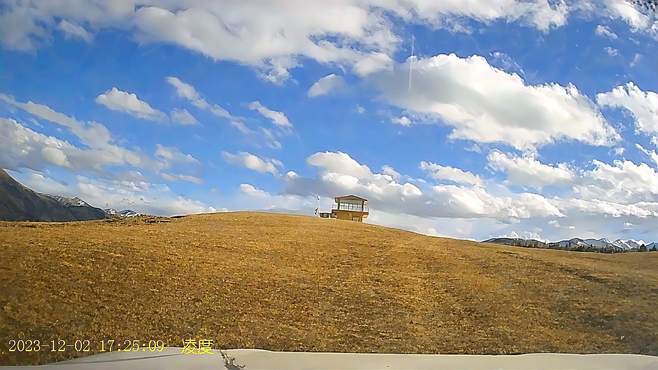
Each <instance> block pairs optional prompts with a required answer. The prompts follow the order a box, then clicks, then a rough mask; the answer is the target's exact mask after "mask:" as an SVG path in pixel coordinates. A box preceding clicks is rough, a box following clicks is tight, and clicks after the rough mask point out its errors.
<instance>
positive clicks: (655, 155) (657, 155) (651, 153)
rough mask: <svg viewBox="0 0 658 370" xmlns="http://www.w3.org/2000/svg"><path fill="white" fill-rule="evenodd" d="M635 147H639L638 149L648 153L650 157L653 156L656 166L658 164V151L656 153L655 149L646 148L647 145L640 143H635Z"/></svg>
mask: <svg viewBox="0 0 658 370" xmlns="http://www.w3.org/2000/svg"><path fill="white" fill-rule="evenodd" d="M635 147H636V148H637V150H639V151H641V152H642V153H644V154H646V155H647V156H648V157H649V158H651V160H652V161H653V163H654V164H655V165H656V166H658V153H656V151H655V150H649V149H646V148H645V147H643V146H642V145H640V144H635Z"/></svg>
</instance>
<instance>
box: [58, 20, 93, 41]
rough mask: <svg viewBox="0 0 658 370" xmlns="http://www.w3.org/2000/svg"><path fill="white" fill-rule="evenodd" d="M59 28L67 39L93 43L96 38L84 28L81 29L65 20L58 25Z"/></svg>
mask: <svg viewBox="0 0 658 370" xmlns="http://www.w3.org/2000/svg"><path fill="white" fill-rule="evenodd" d="M57 28H58V29H59V30H60V31H62V32H64V35H65V37H66V38H71V37H73V38H78V39H80V40H83V41H84V42H91V41H92V40H93V38H94V36H93V35H92V34H91V33H89V32H88V31H87V30H85V29H84V28H83V27H80V26H78V25H77V24H73V23H71V22H69V21H67V20H64V19H62V20H61V21H60V22H59V24H57Z"/></svg>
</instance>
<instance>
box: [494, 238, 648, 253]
mask: <svg viewBox="0 0 658 370" xmlns="http://www.w3.org/2000/svg"><path fill="white" fill-rule="evenodd" d="M485 243H496V244H505V245H513V246H517V247H529V248H549V249H566V250H575V251H587V252H607V253H616V252H630V251H645V250H646V251H651V250H656V249H658V244H657V243H656V242H653V243H648V244H647V243H645V242H644V241H643V240H632V239H628V240H623V239H617V240H615V241H610V239H607V238H601V239H580V238H573V239H568V240H560V241H558V242H552V243H546V242H541V241H538V240H534V239H519V238H492V239H489V240H485Z"/></svg>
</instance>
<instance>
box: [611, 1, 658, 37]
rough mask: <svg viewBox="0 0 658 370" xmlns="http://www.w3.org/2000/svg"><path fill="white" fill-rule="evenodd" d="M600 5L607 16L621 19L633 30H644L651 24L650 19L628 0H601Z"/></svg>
mask: <svg viewBox="0 0 658 370" xmlns="http://www.w3.org/2000/svg"><path fill="white" fill-rule="evenodd" d="M600 5H601V6H602V8H603V10H604V12H605V14H607V15H608V16H609V17H611V18H619V19H621V20H623V21H624V22H626V23H628V25H630V26H631V28H632V29H633V30H635V31H638V30H645V29H647V28H650V27H651V25H652V22H651V19H650V18H649V17H648V16H646V15H644V14H642V13H641V12H640V11H638V9H637V8H636V7H635V6H634V5H633V4H632V2H630V1H624V0H602V1H601V3H600Z"/></svg>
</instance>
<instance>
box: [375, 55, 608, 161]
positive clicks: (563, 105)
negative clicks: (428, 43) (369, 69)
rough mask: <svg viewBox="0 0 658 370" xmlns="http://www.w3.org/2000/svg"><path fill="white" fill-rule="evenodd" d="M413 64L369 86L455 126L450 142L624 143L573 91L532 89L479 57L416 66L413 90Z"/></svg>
mask: <svg viewBox="0 0 658 370" xmlns="http://www.w3.org/2000/svg"><path fill="white" fill-rule="evenodd" d="M407 63H409V61H407ZM407 63H405V64H401V65H397V66H396V67H395V68H394V69H393V70H392V71H391V72H381V73H377V74H375V75H373V76H372V77H371V78H370V81H371V82H372V83H373V84H375V86H376V87H377V88H378V89H379V91H380V92H381V98H382V99H383V100H385V101H387V102H388V103H390V104H393V105H395V106H398V107H400V108H403V109H405V110H408V111H412V112H416V113H418V114H424V115H428V116H430V117H435V118H436V119H439V120H440V121H442V122H444V123H445V124H447V125H449V126H451V127H452V132H451V133H450V135H449V137H450V138H453V139H467V140H472V141H476V142H482V143H493V142H502V143H507V144H509V145H511V146H513V147H515V148H517V149H529V148H533V147H536V146H540V145H544V144H548V143H552V142H555V141H557V140H567V139H568V140H579V141H582V142H584V143H587V144H591V145H611V144H612V143H614V142H615V141H617V140H618V139H619V134H618V133H617V132H616V131H615V130H614V128H613V127H612V126H610V125H609V124H608V122H607V121H606V120H605V119H604V118H603V116H602V115H601V114H600V112H599V111H598V110H597V108H596V106H595V105H594V104H593V103H592V102H591V101H590V100H589V98H587V97H586V96H585V95H583V94H581V93H580V91H578V89H577V88H576V87H575V86H573V85H568V86H561V85H558V84H544V85H528V84H526V83H525V81H523V79H522V78H521V77H520V76H518V75H516V74H509V73H507V72H504V71H502V70H499V69H496V68H494V67H492V66H491V65H489V63H488V62H487V61H486V59H484V58H482V57H480V56H471V57H468V58H460V57H458V56H456V55H454V54H450V55H437V56H434V57H430V58H420V59H418V60H416V61H415V62H414V69H413V79H414V84H413V86H412V88H411V89H409V88H408V78H409V66H408V64H407Z"/></svg>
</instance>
